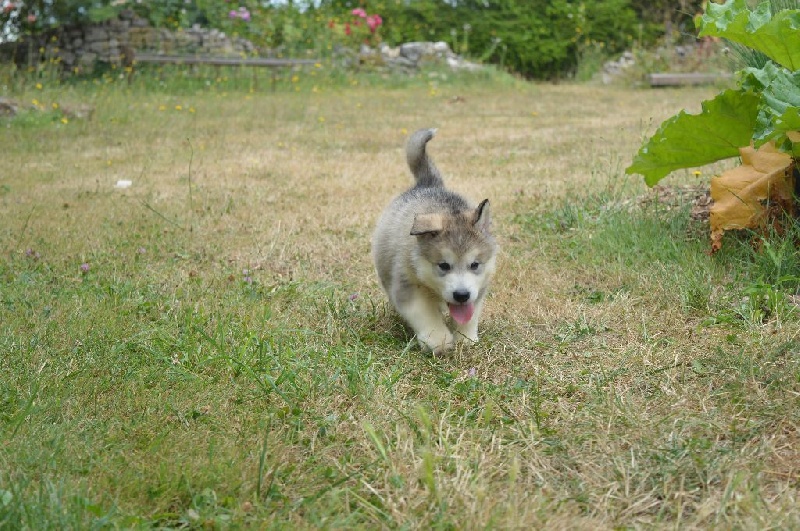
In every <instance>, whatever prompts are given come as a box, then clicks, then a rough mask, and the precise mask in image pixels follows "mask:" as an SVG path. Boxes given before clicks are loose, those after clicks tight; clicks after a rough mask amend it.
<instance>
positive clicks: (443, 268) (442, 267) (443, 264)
mask: <svg viewBox="0 0 800 531" xmlns="http://www.w3.org/2000/svg"><path fill="white" fill-rule="evenodd" d="M439 269H440V270H441V271H450V264H448V263H447V262H441V263H440V264H439Z"/></svg>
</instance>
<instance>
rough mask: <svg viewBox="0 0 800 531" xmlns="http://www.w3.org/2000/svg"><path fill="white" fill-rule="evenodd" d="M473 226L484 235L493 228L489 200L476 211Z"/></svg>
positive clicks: (483, 202)
mask: <svg viewBox="0 0 800 531" xmlns="http://www.w3.org/2000/svg"><path fill="white" fill-rule="evenodd" d="M472 224H473V225H474V226H475V228H476V229H478V230H480V231H481V232H484V233H487V234H488V233H489V228H490V227H491V226H492V219H491V215H490V213H489V200H488V199H484V200H483V201H481V204H480V205H478V208H476V209H475V213H474V214H473V218H472Z"/></svg>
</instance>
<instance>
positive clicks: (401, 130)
mask: <svg viewBox="0 0 800 531" xmlns="http://www.w3.org/2000/svg"><path fill="white" fill-rule="evenodd" d="M400 134H401V135H407V134H408V129H406V128H405V127H404V128H402V129H400Z"/></svg>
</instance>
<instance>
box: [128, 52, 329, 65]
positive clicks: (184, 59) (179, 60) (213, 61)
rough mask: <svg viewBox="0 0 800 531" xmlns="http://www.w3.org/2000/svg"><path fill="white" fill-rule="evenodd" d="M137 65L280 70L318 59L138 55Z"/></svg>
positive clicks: (315, 61) (310, 62)
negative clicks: (239, 67) (251, 67)
mask: <svg viewBox="0 0 800 531" xmlns="http://www.w3.org/2000/svg"><path fill="white" fill-rule="evenodd" d="M134 62H135V63H153V64H173V65H212V66H255V67H266V68H279V67H285V66H299V65H313V64H316V63H318V62H319V61H318V60H317V59H274V58H261V57H247V58H243V57H204V56H200V55H155V54H136V57H135V59H134Z"/></svg>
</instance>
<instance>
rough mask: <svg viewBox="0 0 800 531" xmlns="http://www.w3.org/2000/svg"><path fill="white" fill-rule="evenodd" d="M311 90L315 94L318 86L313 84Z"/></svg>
mask: <svg viewBox="0 0 800 531" xmlns="http://www.w3.org/2000/svg"><path fill="white" fill-rule="evenodd" d="M311 92H313V93H314V94H316V93H317V92H319V88H317V86H316V85H314V86H313V87H311Z"/></svg>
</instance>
